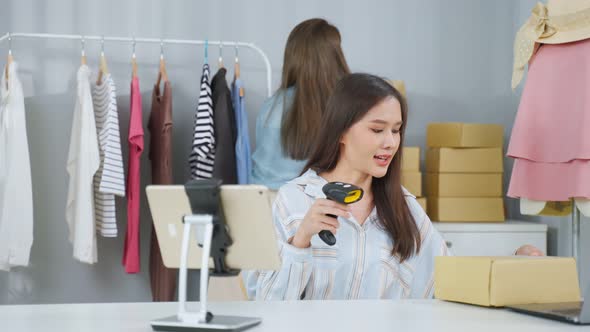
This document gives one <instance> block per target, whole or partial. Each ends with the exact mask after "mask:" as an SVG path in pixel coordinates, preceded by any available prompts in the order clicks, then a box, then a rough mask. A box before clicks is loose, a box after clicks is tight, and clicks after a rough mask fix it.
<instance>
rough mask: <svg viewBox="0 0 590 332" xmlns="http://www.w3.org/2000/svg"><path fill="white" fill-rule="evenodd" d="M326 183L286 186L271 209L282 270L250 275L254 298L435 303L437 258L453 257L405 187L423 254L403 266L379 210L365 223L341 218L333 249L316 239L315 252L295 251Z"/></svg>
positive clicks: (301, 181) (313, 177) (309, 179)
mask: <svg viewBox="0 0 590 332" xmlns="http://www.w3.org/2000/svg"><path fill="white" fill-rule="evenodd" d="M326 183H327V181H326V180H325V179H324V178H322V177H320V176H319V175H317V173H316V172H314V171H313V170H308V171H307V172H306V173H305V174H303V175H302V176H300V177H298V178H296V179H294V180H292V181H290V182H289V183H287V184H286V185H284V186H282V187H281V189H280V190H279V192H278V194H277V198H276V200H275V202H274V205H273V219H274V223H275V228H276V231H277V235H278V239H279V245H280V251H281V258H282V266H281V269H280V270H278V271H256V272H250V273H248V274H247V275H246V285H247V288H248V295H249V297H250V298H254V299H257V300H297V299H306V300H308V299H309V300H321V299H401V298H431V297H432V296H433V284H434V257H435V256H445V255H449V254H450V253H449V251H448V249H447V247H446V244H445V242H444V241H443V239H442V237H441V235H440V234H439V233H438V231H437V230H436V229H435V228H434V227H433V226H432V223H431V221H430V219H429V218H428V216H427V215H426V213H425V212H424V210H423V209H422V208H421V207H420V205H419V204H418V202H417V201H416V198H415V197H414V196H413V195H412V194H410V193H409V192H408V191H407V190H405V188H404V189H403V191H404V195H405V198H406V202H407V204H408V206H409V209H410V211H411V213H412V215H413V217H414V219H415V222H416V224H417V226H418V229H419V230H420V236H421V239H422V246H421V250H420V252H419V253H418V254H414V255H413V256H411V257H410V258H409V259H407V260H406V261H404V262H403V263H400V261H399V259H398V258H397V257H395V256H392V255H391V251H392V248H393V241H392V239H391V237H390V236H389V235H388V234H387V233H386V232H385V231H384V230H383V228H382V227H381V226H380V225H379V218H378V216H377V210H376V209H375V208H373V211H372V212H371V214H370V215H369V217H368V218H367V220H366V221H365V222H364V223H362V225H361V224H360V223H359V222H357V221H356V220H355V219H354V218H353V217H351V218H342V217H339V218H338V219H339V221H340V228H339V229H338V232H337V234H336V239H337V242H336V244H335V245H334V246H328V245H326V244H325V243H324V242H323V241H322V240H321V239H320V238H319V237H318V236H317V235H316V236H314V237H313V238H312V239H311V247H309V248H304V249H302V248H297V247H294V246H292V245H290V244H289V243H287V241H288V239H289V238H291V237H292V236H294V235H295V233H296V231H297V228H298V227H299V225H300V224H301V222H302V220H303V218H304V216H305V214H306V213H307V211H308V210H309V209H310V207H311V205H312V204H313V202H314V201H315V199H317V198H325V195H324V194H323V192H322V187H323V185H324V184H326Z"/></svg>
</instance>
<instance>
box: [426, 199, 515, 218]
mask: <svg viewBox="0 0 590 332" xmlns="http://www.w3.org/2000/svg"><path fill="white" fill-rule="evenodd" d="M428 216H429V217H430V219H431V220H432V221H439V222H503V221H504V220H505V217H504V200H503V198H501V197H493V198H490V197H428Z"/></svg>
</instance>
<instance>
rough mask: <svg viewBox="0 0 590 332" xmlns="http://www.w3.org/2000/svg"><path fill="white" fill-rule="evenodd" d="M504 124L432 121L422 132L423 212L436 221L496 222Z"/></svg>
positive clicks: (500, 211)
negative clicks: (425, 206)
mask: <svg viewBox="0 0 590 332" xmlns="http://www.w3.org/2000/svg"><path fill="white" fill-rule="evenodd" d="M503 138H504V128H503V127H502V126H500V125H492V124H473V123H432V124H429V125H428V128H427V133H426V145H427V146H428V151H427V153H426V172H427V174H426V177H425V182H426V186H425V187H426V196H427V197H428V215H429V216H430V218H431V219H432V220H434V221H440V222H502V221H504V220H505V216H504V200H503V198H502V196H503V189H502V174H503V171H504V168H503V159H504V158H503V152H502V147H503Z"/></svg>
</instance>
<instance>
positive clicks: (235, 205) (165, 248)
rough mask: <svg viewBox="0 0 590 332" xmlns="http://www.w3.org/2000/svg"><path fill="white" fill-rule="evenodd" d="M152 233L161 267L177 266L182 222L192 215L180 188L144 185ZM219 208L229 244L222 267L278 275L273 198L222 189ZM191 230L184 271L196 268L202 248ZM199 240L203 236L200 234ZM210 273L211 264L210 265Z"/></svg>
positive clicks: (248, 189)
mask: <svg viewBox="0 0 590 332" xmlns="http://www.w3.org/2000/svg"><path fill="white" fill-rule="evenodd" d="M146 193H147V198H148V203H149V207H150V211H151V214H152V220H153V222H154V228H155V230H156V235H157V238H158V244H159V245H160V251H161V253H162V259H163V262H164V265H165V266H166V267H168V268H178V267H179V266H180V249H181V243H182V234H183V229H184V223H183V221H182V220H183V217H184V216H186V215H190V214H192V211H191V206H190V203H189V198H188V196H187V194H186V192H185V188H184V186H183V185H149V186H147V188H146ZM220 196H221V208H222V209H223V213H224V215H225V223H226V224H227V228H228V230H229V234H230V236H231V238H232V240H233V244H232V245H231V246H229V247H228V251H227V255H226V260H225V261H226V265H227V266H228V267H229V268H233V269H241V270H278V269H280V266H281V259H280V256H279V249H278V245H277V237H276V233H275V228H274V225H273V221H272V209H271V199H272V198H271V197H272V193H271V192H270V191H269V190H268V188H266V187H265V186H260V185H222V186H221V187H220ZM195 231H196V232H202V227H199V226H197V225H193V226H192V228H191V234H190V242H189V253H188V262H187V266H188V268H192V269H199V268H201V252H202V250H201V248H200V247H199V246H198V243H197V237H196V236H195ZM200 234H202V233H200ZM209 267H211V268H213V260H210V261H209Z"/></svg>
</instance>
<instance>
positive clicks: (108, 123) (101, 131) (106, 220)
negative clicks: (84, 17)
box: [92, 74, 125, 237]
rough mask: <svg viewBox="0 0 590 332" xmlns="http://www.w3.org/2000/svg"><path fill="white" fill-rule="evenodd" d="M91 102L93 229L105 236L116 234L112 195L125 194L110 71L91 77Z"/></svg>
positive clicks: (117, 122) (114, 89)
mask: <svg viewBox="0 0 590 332" xmlns="http://www.w3.org/2000/svg"><path fill="white" fill-rule="evenodd" d="M92 101H93V104H94V116H95V119H96V131H97V134H98V142H99V151H100V167H99V169H98V171H97V172H96V174H95V175H94V209H95V216H96V230H97V231H98V232H99V233H100V235H102V236H104V237H116V236H117V220H116V210H115V195H117V196H120V197H124V196H125V172H124V170H123V158H122V156H121V138H120V136H119V115H118V113H117V94H116V88H115V83H114V82H113V79H112V77H111V75H110V74H106V75H103V77H102V81H101V82H100V84H96V81H95V80H93V84H92Z"/></svg>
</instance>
